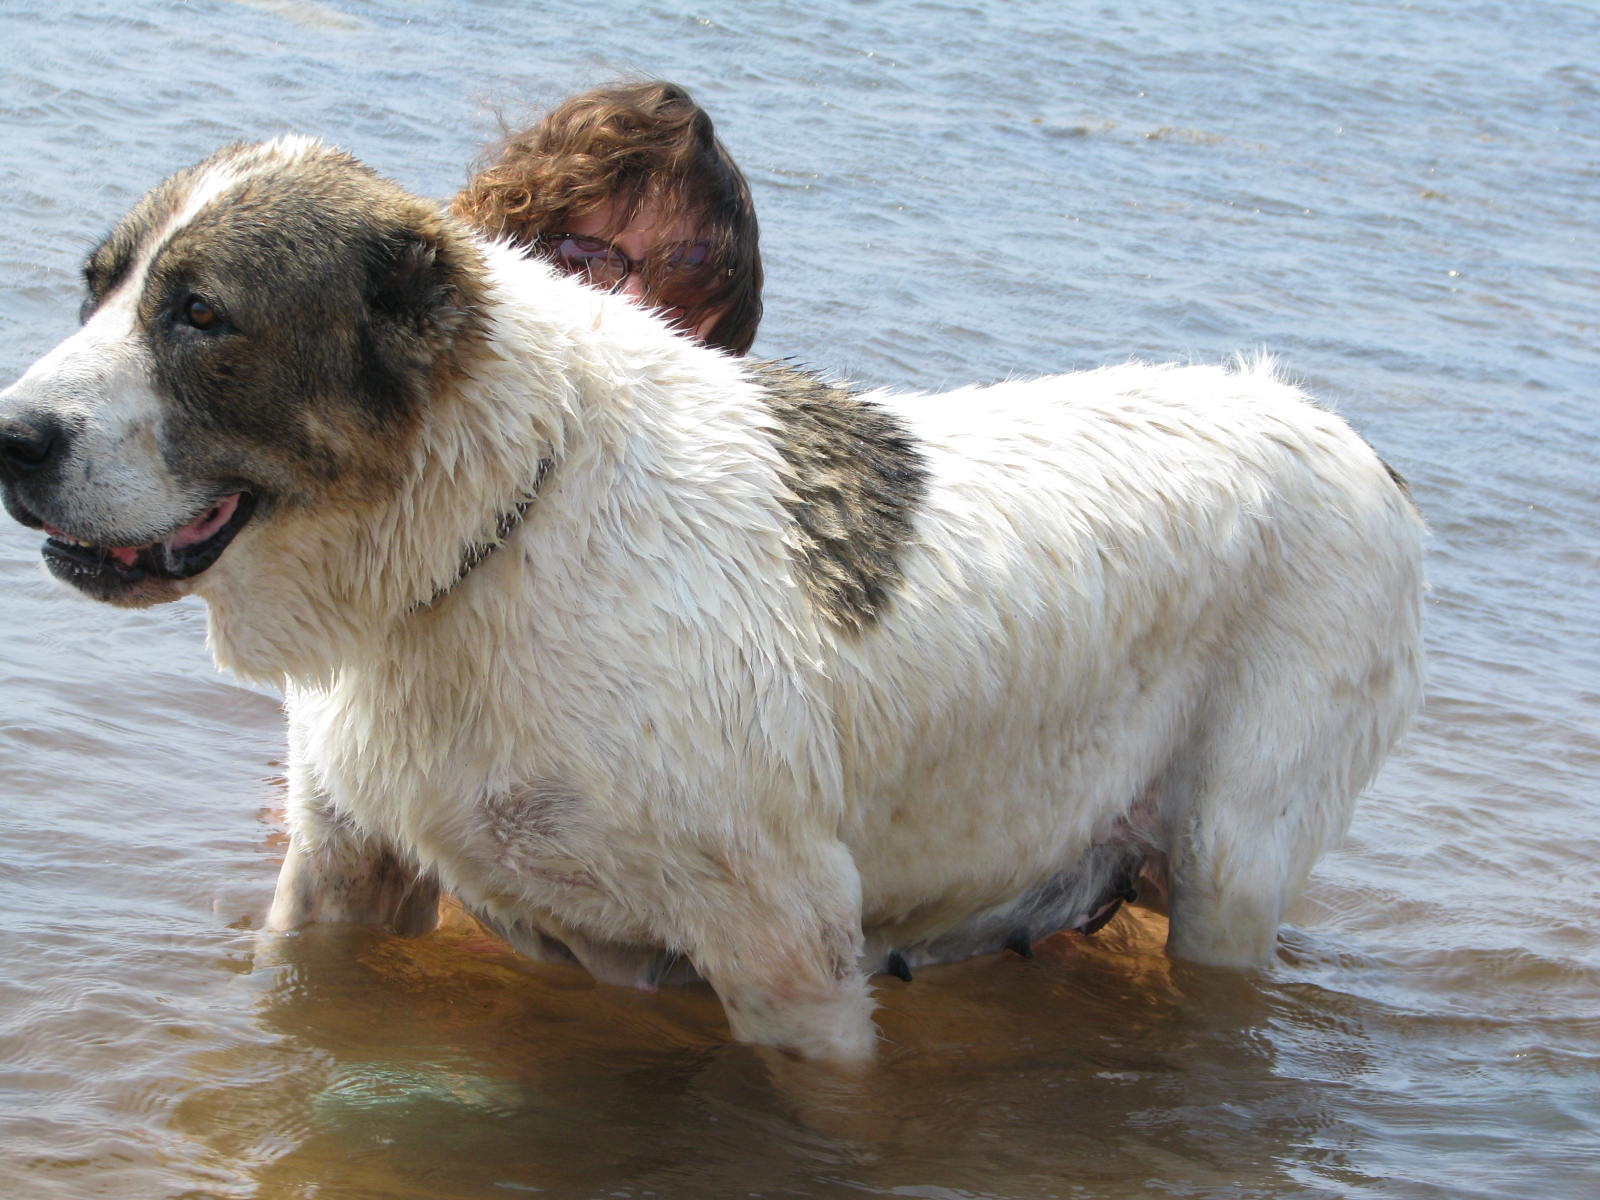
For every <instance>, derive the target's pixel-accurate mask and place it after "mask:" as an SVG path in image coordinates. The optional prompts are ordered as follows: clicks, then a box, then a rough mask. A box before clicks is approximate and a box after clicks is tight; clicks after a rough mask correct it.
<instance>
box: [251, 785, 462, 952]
mask: <svg viewBox="0 0 1600 1200" xmlns="http://www.w3.org/2000/svg"><path fill="white" fill-rule="evenodd" d="M330 922H332V923H339V922H343V923H350V924H356V925H370V926H374V927H376V928H380V929H387V930H390V931H392V932H394V933H398V934H401V935H402V936H405V937H411V936H414V935H416V934H419V933H426V932H428V930H430V929H432V928H433V927H434V926H435V925H437V924H438V923H439V884H438V882H437V881H436V880H435V879H434V878H433V877H432V876H429V875H426V874H423V873H421V872H419V871H418V870H417V868H416V867H415V866H413V865H411V864H409V863H407V862H406V861H405V860H404V859H403V858H402V857H401V856H400V855H399V854H398V853H396V852H395V850H394V849H393V848H391V847H390V846H388V845H387V844H385V843H384V842H383V841H381V840H380V839H377V838H373V837H370V836H368V835H366V834H364V833H362V832H360V831H359V830H357V829H355V828H353V827H352V826H351V825H349V824H348V823H346V822H343V821H341V820H339V818H338V817H337V816H336V815H335V814H334V813H333V812H332V810H331V809H330V808H329V807H328V805H327V803H326V802H325V801H323V800H322V799H321V798H320V797H315V796H313V797H307V798H305V799H303V800H300V801H298V802H296V803H295V804H294V805H293V806H292V807H291V809H290V818H289V852H288V853H287V854H286V855H285V856H284V859H283V867H282V868H281V869H280V870H279V872H278V887H277V891H276V892H275V893H274V894H273V897H272V909H271V911H270V912H269V913H268V914H267V927H268V928H269V929H274V930H287V929H298V928H300V927H301V926H302V925H311V924H318V923H330Z"/></svg>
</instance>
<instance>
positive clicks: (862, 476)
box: [755, 363, 928, 633]
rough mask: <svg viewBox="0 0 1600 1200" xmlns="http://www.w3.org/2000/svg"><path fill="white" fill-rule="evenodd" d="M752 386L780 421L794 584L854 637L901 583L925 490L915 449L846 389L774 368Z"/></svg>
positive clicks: (761, 371)
mask: <svg viewBox="0 0 1600 1200" xmlns="http://www.w3.org/2000/svg"><path fill="white" fill-rule="evenodd" d="M755 382H756V383H757V384H758V386H759V387H760V388H761V391H762V398H763V399H764V400H765V402H766V404H767V407H768V408H769V409H770V410H771V412H772V415H773V416H774V417H775V418H776V420H777V449H778V454H779V456H780V457H781V458H782V459H783V462H784V465H785V467H786V468H787V469H786V470H785V472H784V475H785V478H784V484H785V485H786V487H787V489H788V496H787V497H786V499H785V501H784V504H785V507H786V508H787V509H788V512H789V515H790V517H791V518H793V520H794V523H795V534H796V536H795V539H794V553H795V558H796V561H797V563H798V564H799V567H800V576H801V579H802V580H803V581H804V583H805V586H806V589H807V592H808V593H809V595H810V597H811V600H812V603H813V604H815V605H816V606H817V608H818V610H819V611H820V612H821V613H822V614H823V616H824V617H825V618H826V619H827V620H828V621H829V622H830V623H831V624H832V625H834V626H835V627H836V628H838V629H840V630H843V631H845V632H848V633H860V632H862V631H863V630H865V629H867V628H868V627H869V626H871V625H873V624H874V623H875V622H876V621H877V620H878V619H879V618H880V617H881V616H882V615H883V613H884V611H885V610H886V608H887V607H888V604H889V602H890V599H891V598H892V596H893V594H894V591H895V589H896V588H897V587H898V586H899V585H900V583H901V579H902V576H901V571H900V554H901V551H902V550H903V548H904V547H905V546H906V544H907V543H908V542H909V541H910V540H911V538H912V536H913V533H914V530H915V520H916V512H917V508H918V506H919V505H920V504H921V503H922V500H923V497H924V496H925V495H926V493H927V477H928V472H927V467H926V465H925V463H924V461H923V457H922V454H921V451H920V450H919V449H918V447H917V444H916V441H915V440H914V438H913V437H912V435H911V433H910V432H909V431H908V430H907V429H906V428H905V427H904V426H902V425H901V424H900V422H899V421H897V420H896V419H895V418H894V417H893V416H891V415H890V414H889V413H887V412H885V411H884V410H883V409H881V408H879V407H878V406H876V405H874V404H872V403H870V402H869V401H867V400H865V399H863V398H862V397H861V396H859V395H857V394H856V393H853V392H851V391H850V390H849V389H848V388H845V387H841V386H839V385H838V384H832V383H826V382H824V381H822V380H820V379H817V378H815V377H814V376H811V375H807V374H805V373H804V372H802V371H796V370H794V369H793V368H790V367H785V366H782V365H779V364H774V363H768V364H764V365H762V366H761V367H759V368H758V370H757V374H756V376H755Z"/></svg>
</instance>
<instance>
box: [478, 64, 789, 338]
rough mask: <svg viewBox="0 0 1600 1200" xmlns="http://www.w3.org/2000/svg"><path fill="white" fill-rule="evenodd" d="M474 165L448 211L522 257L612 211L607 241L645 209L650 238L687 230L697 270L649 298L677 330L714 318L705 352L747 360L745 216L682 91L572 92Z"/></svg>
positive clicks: (701, 118)
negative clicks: (700, 255) (703, 248)
mask: <svg viewBox="0 0 1600 1200" xmlns="http://www.w3.org/2000/svg"><path fill="white" fill-rule="evenodd" d="M482 162H484V163H486V165H481V166H480V167H479V168H478V171H477V174H476V175H475V176H474V177H473V179H472V180H471V182H469V183H468V184H467V186H466V187H465V188H463V189H462V190H461V191H460V192H459V193H458V194H457V195H456V198H455V199H454V200H453V201H452V202H451V204H450V211H451V212H452V213H454V214H455V215H456V216H458V217H461V218H464V219H465V220H467V221H469V222H471V223H472V224H473V225H475V226H477V227H478V228H479V229H480V230H482V231H483V232H485V233H488V234H490V235H493V236H505V237H509V238H511V239H512V240H513V241H515V242H517V243H519V244H522V245H525V246H528V247H530V248H537V247H538V246H539V244H540V238H541V236H542V235H546V234H552V233H564V232H567V228H566V227H567V224H568V222H570V221H572V220H574V219H576V218H578V217H581V216H584V215H587V214H589V213H592V212H594V211H595V210H597V209H600V208H602V207H604V206H605V205H607V204H611V203H613V202H614V203H615V205H616V207H615V209H614V210H613V219H612V220H611V222H610V224H611V225H613V226H614V227H615V228H614V229H612V230H611V233H612V234H613V235H614V234H615V233H617V232H620V231H621V230H623V229H625V228H627V226H628V225H629V224H630V223H631V222H632V220H633V219H634V217H635V216H636V215H637V214H638V212H639V211H640V210H641V209H642V208H644V207H645V206H646V205H649V206H651V207H652V209H653V213H654V217H655V224H656V225H657V226H658V227H660V228H671V227H672V226H673V225H676V224H678V223H679V222H681V221H684V220H687V221H688V222H689V223H691V224H693V225H694V226H695V228H696V229H698V230H699V233H698V235H697V240H699V241H703V242H705V243H706V245H707V247H708V248H709V250H710V254H709V255H708V256H707V259H706V262H705V265H704V266H703V267H702V268H700V269H699V270H698V271H696V272H695V273H694V275H693V276H692V277H691V278H689V279H684V276H683V273H682V271H681V270H680V271H679V272H676V273H675V274H674V280H675V282H674V284H673V288H672V292H673V294H672V295H671V296H670V297H668V296H662V295H655V294H652V295H650V297H649V299H650V300H652V301H653V302H656V303H661V304H663V305H664V306H676V307H679V308H682V309H683V310H684V314H683V316H682V318H681V319H680V320H681V324H682V325H683V326H684V327H685V328H688V329H697V328H700V327H701V325H702V323H704V322H706V321H707V320H709V319H710V318H712V317H713V316H715V317H716V319H715V322H714V323H713V324H712V325H711V328H710V329H709V331H708V332H707V333H706V334H705V337H704V341H705V342H706V344H707V345H710V346H715V347H718V348H720V349H723V350H728V351H731V352H732V353H734V354H744V353H746V352H747V351H748V350H749V349H750V345H751V343H752V342H754V341H755V336H756V326H757V325H758V324H760V322H761V282H762V272H761V252H760V248H759V246H758V230H757V226H756V213H755V205H754V203H753V202H752V201H751V198H750V188H749V185H748V184H747V183H746V182H745V178H744V176H743V175H742V174H741V173H740V171H739V168H738V167H737V166H735V165H734V162H733V159H732V158H731V157H730V156H729V154H728V152H727V150H726V149H725V148H724V147H723V145H722V143H721V142H720V141H719V140H718V139H717V135H716V131H715V129H714V128H713V127H712V124H711V118H710V117H709V116H707V115H706V112H705V110H704V109H702V108H701V107H700V106H699V105H697V104H696V103H695V102H694V101H693V99H691V98H690V96H689V93H688V92H687V91H685V90H684V89H683V88H681V87H679V86H678V85H677V84H673V83H667V82H666V81H664V80H652V81H649V82H645V83H624V84H616V85H613V86H610V87H603V88H596V89H594V90H593V91H588V92H583V93H580V94H579V95H576V96H573V97H571V98H570V99H568V100H565V101H563V102H562V103H561V104H560V105H558V106H557V107H556V108H554V109H553V110H551V112H550V113H549V114H548V115H547V116H546V117H545V118H544V119H543V120H541V121H539V122H538V123H537V124H534V125H532V126H529V127H527V128H524V129H519V130H516V131H514V132H511V133H509V134H507V135H506V136H505V137H504V138H503V139H502V140H501V142H500V143H499V144H498V145H497V146H494V147H492V148H491V149H490V150H489V151H488V152H487V154H486V155H485V156H484V159H483V160H482ZM661 250H662V252H663V253H666V252H668V251H669V250H670V247H662V248H661ZM658 277H659V276H658ZM718 314H720V315H718Z"/></svg>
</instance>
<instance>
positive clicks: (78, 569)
mask: <svg viewBox="0 0 1600 1200" xmlns="http://www.w3.org/2000/svg"><path fill="white" fill-rule="evenodd" d="M233 495H237V496H238V497H239V500H238V504H237V507H235V509H234V511H233V515H232V516H231V517H229V519H228V521H227V523H226V524H224V525H223V526H222V527H221V528H220V529H218V530H217V531H216V532H215V533H213V534H212V535H211V536H210V537H209V538H207V539H206V540H205V541H203V542H198V543H196V544H195V545H192V546H182V547H172V546H168V545H166V544H165V543H164V542H161V541H157V542H152V543H151V544H150V545H147V546H143V547H141V548H140V549H139V552H138V554H137V556H136V557H135V558H134V560H133V562H131V563H125V562H123V561H122V560H121V559H118V558H115V557H113V556H112V554H111V551H110V550H109V549H108V548H106V547H103V546H84V545H80V544H78V543H77V542H73V541H65V540H63V539H61V538H59V537H56V536H54V535H52V536H51V537H49V538H47V539H46V541H45V543H44V546H43V548H42V553H43V555H44V558H45V561H46V563H47V564H48V565H49V567H50V569H51V571H52V572H53V573H54V574H55V575H57V576H58V577H59V578H62V579H65V580H67V581H68V582H70V583H73V584H76V585H77V586H79V587H82V588H84V589H85V590H88V591H93V592H97V593H106V594H114V593H116V592H120V591H125V590H126V589H128V588H130V587H133V586H134V585H136V584H139V583H142V582H143V581H144V580H145V579H147V578H150V579H158V580H171V581H178V580H184V579H192V578H194V577H195V576H196V575H199V574H201V573H202V572H204V571H206V570H208V569H209V568H210V567H211V566H213V565H214V564H215V563H216V561H217V559H219V558H221V557H222V552H223V551H224V550H226V549H227V548H228V546H229V544H230V543H231V542H232V541H233V539H234V537H235V536H236V535H237V534H238V533H239V531H240V530H241V529H243V528H244V527H245V525H246V524H248V523H249V521H250V518H251V517H252V516H253V515H254V514H255V510H256V497H255V494H254V493H253V492H249V491H240V492H237V493H234V492H228V493H226V494H225V495H224V496H223V497H221V498H220V499H219V500H218V501H216V502H215V503H213V504H212V505H211V508H215V507H216V505H217V504H220V503H222V502H223V501H225V500H226V499H228V498H229V497H231V496H233ZM206 511H210V509H207V510H206ZM43 525H44V523H43V522H42V521H41V522H39V524H38V526H36V528H42V527H43Z"/></svg>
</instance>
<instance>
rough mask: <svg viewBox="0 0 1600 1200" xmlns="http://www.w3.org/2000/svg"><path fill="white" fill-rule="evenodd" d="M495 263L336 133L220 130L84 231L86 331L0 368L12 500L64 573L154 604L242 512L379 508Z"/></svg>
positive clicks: (452, 367)
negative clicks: (100, 231) (206, 148)
mask: <svg viewBox="0 0 1600 1200" xmlns="http://www.w3.org/2000/svg"><path fill="white" fill-rule="evenodd" d="M486 272H487V266H486V264H485V263H484V260H483V257H482V254H481V252H480V250H479V248H478V245H477V243H476V241H475V240H474V239H473V237H472V236H471V234H470V233H468V232H467V231H466V230H465V229H463V228H461V227H459V226H458V225H456V224H455V223H454V222H452V221H450V220H449V219H448V218H447V217H445V216H444V215H443V214H442V213H441V212H440V210H439V209H438V208H437V206H435V205H434V204H432V203H430V202H428V201H425V200H421V199H419V198H417V197H415V196H412V195H410V194H409V193H407V192H406V191H404V190H403V189H401V188H400V187H399V186H398V185H396V184H393V183H391V182H389V181H388V180H385V179H383V178H381V177H379V176H378V175H376V174H375V173H374V172H372V171H371V170H370V169H368V168H367V167H365V166H363V165H362V164H360V163H358V162H357V161H356V160H354V159H353V158H351V157H349V156H348V155H346V154H344V153H342V152H340V151H337V150H333V149H331V148H328V147H326V146H323V145H321V144H320V143H317V142H314V141H312V140H309V139H303V138H286V139H281V140H279V141H276V142H270V143H264V144H262V145H259V146H246V145H238V146H230V147H226V148H225V149H223V150H221V151H219V152H218V153H216V154H214V155H212V156H211V157H210V158H208V159H206V160H205V161H204V162H202V163H200V164H198V165H196V166H194V167H190V168H188V169H186V170H183V171H180V172H178V173H177V174H175V175H173V176H172V177H170V178H169V179H167V180H166V181H165V182H163V183H162V184H160V185H158V186H157V187H156V188H154V189H153V190H152V191H151V192H150V193H149V194H148V195H147V196H145V197H144V198H143V199H142V200H140V201H139V202H138V203H137V204H136V205H135V206H134V207H133V209H132V211H131V212H129V214H128V215H127V216H126V217H125V218H123V220H122V221H120V222H119V223H118V224H117V226H116V227H115V228H114V229H113V230H112V231H111V233H110V234H108V235H107V236H106V238H105V239H104V240H103V241H102V242H101V244H100V245H99V246H98V247H96V248H95V250H94V251H93V252H92V253H91V254H90V255H89V257H88V260H87V262H86V264H85V267H84V279H85V283H86V284H87V287H88V296H87V299H86V300H85V302H84V305H83V309H82V313H81V317H82V320H83V323H84V328H83V329H82V330H81V331H80V332H79V334H78V335H75V336H74V337H72V338H69V339H67V341H65V342H63V343H62V345H61V346H59V347H57V349H56V350H55V351H53V352H52V353H51V354H50V355H47V356H46V357H45V358H43V359H41V360H40V362H39V363H38V364H36V365H35V367H34V368H33V369H30V371H29V372H28V373H27V374H26V375H25V376H24V377H23V378H22V379H21V380H19V381H18V382H17V383H16V384H15V385H13V386H12V387H11V388H8V389H6V393H5V402H6V403H5V414H4V420H5V426H4V433H5V439H6V442H5V448H6V454H5V457H4V459H3V460H0V483H3V485H4V499H5V503H6V507H7V509H8V510H9V511H11V513H12V514H13V515H14V516H16V517H17V519H18V520H20V521H22V522H23V523H24V524H25V525H28V526H30V527H32V528H38V529H44V530H46V531H47V532H48V533H49V534H50V540H49V541H47V542H46V544H45V558H46V561H47V562H48V563H49V564H50V567H51V569H52V570H53V571H55V572H56V573H57V574H58V575H60V576H61V577H62V578H64V579H66V580H68V581H69V582H71V583H73V584H74V585H75V586H78V587H79V588H81V589H83V590H84V591H86V592H88V593H89V594H90V595H93V596H96V597H97V598H99V599H102V600H107V601H110V602H112V603H119V604H133V605H144V604H152V603H159V602H162V601H167V600H172V599H176V598H177V597H178V596H180V595H182V594H184V593H185V592H186V591H187V590H188V589H189V586H190V583H189V581H190V580H191V579H196V578H198V577H199V576H200V575H201V574H202V573H205V572H207V571H209V570H210V567H211V565H212V564H213V563H214V562H216V561H217V560H218V558H220V557H221V556H222V555H223V554H224V553H225V552H226V550H227V548H228V546H229V545H231V544H232V541H233V539H234V537H235V535H236V534H238V533H239V532H240V531H241V530H242V529H244V528H245V527H246V526H254V527H256V528H260V527H261V526H262V525H264V524H265V523H266V522H267V521H269V520H271V519H272V518H274V517H276V516H279V515H282V514H284V513H287V512H294V511H299V512H302V513H318V514H326V513H329V512H340V513H347V514H350V513H358V512H362V511H367V510H369V509H371V508H374V507H377V506H382V505H384V504H385V503H387V502H388V501H390V500H391V499H393V498H394V497H395V496H396V494H397V492H398V489H399V488H400V487H401V486H402V484H403V483H404V481H406V480H407V478H408V476H409V475H410V474H411V473H412V472H413V471H414V468H415V461H416V454H415V443H416V439H417V436H418V430H419V428H420V426H421V423H422V417H423V414H424V413H425V412H427V411H428V409H429V406H430V405H436V404H438V403H439V402H440V401H441V399H442V398H447V397H450V396H451V395H453V394H454V393H455V391H456V388H457V386H458V385H459V383H460V381H462V380H463V379H465V378H466V377H467V376H468V375H469V374H470V372H471V370H472V369H473V366H474V364H475V363H476V361H477V356H478V355H479V354H480V353H481V352H482V351H483V348H484V347H485V346H486V344H487V340H488V317H487V315H486V308H487V304H486V293H487V288H488V286H489V285H488V283H487V278H486ZM323 524H324V525H325V524H326V523H325V522H324V523H323ZM320 527H323V526H319V528H320Z"/></svg>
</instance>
